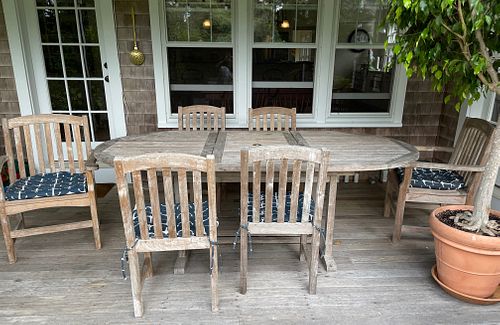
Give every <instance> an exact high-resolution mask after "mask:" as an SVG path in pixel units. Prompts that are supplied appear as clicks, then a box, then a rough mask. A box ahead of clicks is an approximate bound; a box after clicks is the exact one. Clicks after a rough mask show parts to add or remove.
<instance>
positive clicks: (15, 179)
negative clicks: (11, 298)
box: [0, 115, 101, 263]
mask: <svg viewBox="0 0 500 325" xmlns="http://www.w3.org/2000/svg"><path fill="white" fill-rule="evenodd" d="M2 129H3V136H4V139H5V151H6V154H7V155H6V156H2V157H0V166H3V164H4V163H5V162H7V164H8V169H9V181H10V185H8V186H7V187H5V188H4V184H3V183H2V181H1V179H0V220H1V223H2V232H3V237H4V239H5V246H6V248H7V255H8V258H9V263H15V262H16V253H15V249H14V242H15V240H16V239H17V238H21V237H27V236H33V235H41V234H49V233H54V232H60V231H66V230H73V229H81V228H92V229H93V231H94V241H95V246H96V248H97V249H100V248H101V239H100V234H99V220H98V217H97V206H96V199H95V193H94V173H93V171H92V170H89V169H87V168H86V166H85V160H86V159H87V157H89V156H90V153H91V146H90V144H91V142H90V133H89V125H88V120H87V117H86V116H83V117H78V116H70V115H31V116H23V117H17V118H12V119H9V120H7V119H2ZM12 139H14V141H13V142H12ZM83 141H84V142H83ZM13 144H14V145H13ZM65 154H66V157H65ZM16 165H17V167H18V169H19V174H16ZM62 206H88V207H90V215H91V218H90V219H89V220H86V221H78V222H71V223H66V224H59V225H52V226H44V227H32V228H25V227H24V218H23V216H22V213H23V212H27V211H32V210H37V209H43V208H51V207H62ZM19 214H20V216H21V218H20V220H19V222H18V224H17V225H16V226H15V227H13V228H12V227H11V222H10V221H11V220H10V217H11V216H14V215H19Z"/></svg>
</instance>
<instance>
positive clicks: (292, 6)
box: [254, 0, 318, 43]
mask: <svg viewBox="0 0 500 325" xmlns="http://www.w3.org/2000/svg"><path fill="white" fill-rule="evenodd" d="M317 15H318V1H317V0H284V1H283V0H255V10H254V40H255V42H266V43H267V42H278V43H281V42H292V43H314V42H316V25H317Z"/></svg>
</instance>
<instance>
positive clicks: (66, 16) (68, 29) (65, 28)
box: [58, 10, 78, 43]
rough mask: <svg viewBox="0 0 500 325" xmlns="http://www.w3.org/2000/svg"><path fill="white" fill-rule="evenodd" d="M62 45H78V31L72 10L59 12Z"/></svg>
mask: <svg viewBox="0 0 500 325" xmlns="http://www.w3.org/2000/svg"><path fill="white" fill-rule="evenodd" d="M58 13H59V27H60V30H61V42H62V43H78V30H77V25H76V16H75V11H74V10H59V11H58Z"/></svg>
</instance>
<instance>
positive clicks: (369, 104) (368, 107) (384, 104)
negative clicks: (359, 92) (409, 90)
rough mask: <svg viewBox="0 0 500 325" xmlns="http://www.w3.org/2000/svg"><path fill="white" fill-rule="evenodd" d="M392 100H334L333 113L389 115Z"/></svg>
mask: <svg viewBox="0 0 500 325" xmlns="http://www.w3.org/2000/svg"><path fill="white" fill-rule="evenodd" d="M390 103H391V100H390V99H332V113H387V112H388V111H389V105H390Z"/></svg>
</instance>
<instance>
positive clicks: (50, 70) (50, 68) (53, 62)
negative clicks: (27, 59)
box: [43, 45, 63, 77]
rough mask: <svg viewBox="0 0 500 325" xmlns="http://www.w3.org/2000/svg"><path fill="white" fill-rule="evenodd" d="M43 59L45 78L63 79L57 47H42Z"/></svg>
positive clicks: (59, 52) (59, 53)
mask: <svg viewBox="0 0 500 325" xmlns="http://www.w3.org/2000/svg"><path fill="white" fill-rule="evenodd" d="M43 58H44V61H45V71H46V73H47V77H63V69H62V63H61V51H60V50H59V46H52V45H43Z"/></svg>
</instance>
